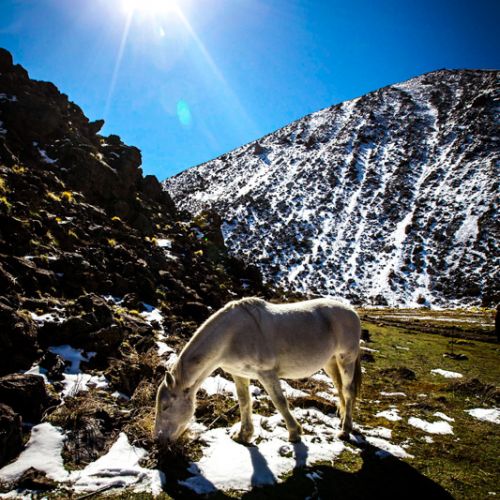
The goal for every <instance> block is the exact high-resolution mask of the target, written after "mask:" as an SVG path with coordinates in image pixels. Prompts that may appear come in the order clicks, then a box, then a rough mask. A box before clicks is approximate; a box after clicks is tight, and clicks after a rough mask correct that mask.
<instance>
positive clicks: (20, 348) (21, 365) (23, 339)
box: [0, 302, 38, 376]
mask: <svg viewBox="0 0 500 500" xmlns="http://www.w3.org/2000/svg"><path fill="white" fill-rule="evenodd" d="M0 346H2V348H1V350H0V376H1V375H5V374H7V373H12V372H15V371H19V370H27V369H28V368H30V366H31V365H32V364H33V362H34V361H35V359H36V356H37V348H38V346H37V330H36V325H35V323H34V322H33V321H32V320H31V318H29V317H28V316H27V315H24V314H20V313H19V312H16V311H15V310H14V309H13V308H12V307H9V306H8V305H6V304H4V303H3V302H0Z"/></svg>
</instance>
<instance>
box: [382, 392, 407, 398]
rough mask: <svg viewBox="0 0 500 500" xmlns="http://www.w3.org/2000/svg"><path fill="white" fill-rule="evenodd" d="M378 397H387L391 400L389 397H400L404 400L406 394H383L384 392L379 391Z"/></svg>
mask: <svg viewBox="0 0 500 500" xmlns="http://www.w3.org/2000/svg"><path fill="white" fill-rule="evenodd" d="M380 395H381V396H385V397H388V398H391V397H394V396H398V397H401V398H406V394H405V393H404V392H385V391H380Z"/></svg>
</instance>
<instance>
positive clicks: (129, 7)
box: [122, 0, 181, 16]
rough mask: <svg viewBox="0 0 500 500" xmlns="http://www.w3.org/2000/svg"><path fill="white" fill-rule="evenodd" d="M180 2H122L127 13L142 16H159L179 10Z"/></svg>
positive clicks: (124, 0)
mask: <svg viewBox="0 0 500 500" xmlns="http://www.w3.org/2000/svg"><path fill="white" fill-rule="evenodd" d="M180 1H181V0H122V5H123V8H124V9H125V11H126V12H128V13H135V14H139V15H144V16H161V15H164V14H169V13H172V12H176V11H178V10H179V8H180V6H179V3H180Z"/></svg>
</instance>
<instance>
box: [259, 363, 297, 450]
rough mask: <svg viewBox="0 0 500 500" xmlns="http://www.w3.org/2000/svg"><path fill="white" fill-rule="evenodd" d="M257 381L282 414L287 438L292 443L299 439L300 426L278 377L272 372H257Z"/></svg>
mask: <svg viewBox="0 0 500 500" xmlns="http://www.w3.org/2000/svg"><path fill="white" fill-rule="evenodd" d="M259 381H260V382H261V384H262V385H263V386H264V389H265V390H266V392H267V393H268V394H269V396H270V397H271V401H272V402H273V404H274V406H275V407H276V409H277V410H278V411H279V412H280V413H281V415H283V418H284V419H285V424H286V428H287V429H288V434H289V440H290V441H291V442H292V443H295V442H297V441H300V435H301V434H302V426H301V425H300V424H299V423H298V422H297V420H295V417H294V416H293V415H292V414H291V413H290V408H289V407H288V401H287V400H286V398H285V396H284V394H283V391H282V389H281V385H280V381H279V378H278V377H277V376H276V373H274V372H265V373H260V374H259Z"/></svg>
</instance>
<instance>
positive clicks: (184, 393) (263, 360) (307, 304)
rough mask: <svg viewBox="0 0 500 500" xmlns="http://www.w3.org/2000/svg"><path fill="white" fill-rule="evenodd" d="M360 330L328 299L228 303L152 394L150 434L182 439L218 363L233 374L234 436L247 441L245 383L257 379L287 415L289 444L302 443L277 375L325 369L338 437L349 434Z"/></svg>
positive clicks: (353, 317)
mask: <svg viewBox="0 0 500 500" xmlns="http://www.w3.org/2000/svg"><path fill="white" fill-rule="evenodd" d="M360 335H361V328H360V321H359V318H358V315H357V314H356V313H355V312H354V311H353V310H352V309H351V308H349V307H347V306H345V305H343V304H341V303H339V302H336V301H333V300H330V299H315V300H309V301H304V302H297V303H292V304H271V303H269V302H266V301H264V300H261V299H258V298H245V299H241V300H236V301H233V302H230V303H228V304H227V305H226V306H225V307H223V308H222V309H220V310H219V311H217V312H216V313H215V314H213V315H212V316H211V317H210V318H208V319H207V320H206V321H205V323H203V325H201V326H200V328H199V329H198V330H197V331H196V333H195V334H194V336H193V337H192V339H191V340H190V341H189V342H188V344H187V345H186V346H185V347H184V349H183V350H182V352H181V354H180V355H179V357H178V359H177V361H176V363H175V365H174V366H173V368H172V370H171V371H170V372H167V373H166V375H165V379H164V380H163V381H162V382H161V384H160V386H159V388H158V392H157V395H156V417H155V429H154V433H155V437H156V438H157V439H158V441H159V442H160V444H166V443H168V442H173V441H176V440H177V439H178V438H179V437H180V435H181V434H182V433H183V432H184V430H185V429H186V427H187V424H188V422H189V420H190V419H191V417H192V416H193V415H194V410H195V397H196V392H197V390H198V388H199V387H200V384H201V383H202V382H203V380H204V379H205V378H206V377H208V376H209V375H210V374H211V373H212V372H213V371H214V370H215V369H216V368H219V367H220V368H222V369H223V370H224V371H226V372H228V373H230V374H231V375H232V377H233V379H234V382H235V384H236V392H237V396H238V402H239V406H240V413H241V425H240V429H239V431H238V432H237V433H236V434H235V435H233V436H232V437H233V439H235V440H236V441H239V442H242V443H248V442H249V441H250V440H251V438H252V434H253V430H254V429H253V424H252V401H251V397H250V391H249V382H250V379H257V380H259V381H260V383H261V384H262V386H263V387H264V389H265V390H266V391H267V393H268V394H269V396H270V397H271V400H272V401H273V403H274V405H275V406H276V408H277V409H278V411H279V412H280V413H281V414H282V416H283V418H284V419H285V423H286V427H287V429H288V432H289V439H290V441H292V442H295V441H299V440H300V434H301V433H302V428H301V426H300V424H299V423H298V422H297V420H296V419H295V417H294V416H293V415H292V414H291V413H290V410H289V408H288V403H287V400H286V398H285V396H284V395H283V391H282V389H281V386H280V380H279V379H280V378H291V379H299V378H304V377H309V376H310V375H312V374H313V373H315V372H317V371H318V370H320V369H321V368H324V369H325V371H326V373H328V375H329V376H330V377H331V378H332V380H333V382H334V384H335V386H336V387H337V390H338V393H339V400H340V408H339V410H340V418H341V432H340V434H339V437H340V438H342V439H348V438H349V433H350V431H351V430H352V406H353V403H354V400H355V398H356V395H357V394H358V392H359V388H360V386H361V365H360V348H359V340H360Z"/></svg>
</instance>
